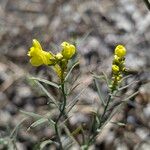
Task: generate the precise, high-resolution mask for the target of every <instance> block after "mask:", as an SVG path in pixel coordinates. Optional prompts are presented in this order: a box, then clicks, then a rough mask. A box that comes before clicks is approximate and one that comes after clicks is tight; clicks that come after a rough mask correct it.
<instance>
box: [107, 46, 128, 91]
mask: <svg viewBox="0 0 150 150" xmlns="http://www.w3.org/2000/svg"><path fill="white" fill-rule="evenodd" d="M125 55H126V48H125V47H124V46H123V45H118V46H117V47H116V48H115V52H114V59H113V63H112V82H111V85H110V88H111V91H112V92H113V91H114V90H116V89H117V86H118V84H119V82H120V80H121V79H122V77H123V73H124V72H125Z"/></svg>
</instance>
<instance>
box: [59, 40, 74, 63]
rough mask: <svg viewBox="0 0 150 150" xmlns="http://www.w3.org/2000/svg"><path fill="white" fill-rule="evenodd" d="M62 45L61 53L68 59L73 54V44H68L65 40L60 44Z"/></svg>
mask: <svg viewBox="0 0 150 150" xmlns="http://www.w3.org/2000/svg"><path fill="white" fill-rule="evenodd" d="M61 47H62V55H63V57H64V58H65V59H67V60H69V59H71V57H72V56H73V55H74V54H75V51H76V48H75V46H74V45H72V44H69V43H67V42H63V43H62V44H61Z"/></svg>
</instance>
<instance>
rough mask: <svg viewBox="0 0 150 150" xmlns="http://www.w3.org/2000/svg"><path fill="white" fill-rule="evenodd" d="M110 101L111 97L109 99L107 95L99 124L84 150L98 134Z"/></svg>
mask: <svg viewBox="0 0 150 150" xmlns="http://www.w3.org/2000/svg"><path fill="white" fill-rule="evenodd" d="M111 99H112V97H111V95H109V97H108V100H107V103H106V106H105V108H104V111H103V113H102V115H101V118H100V123H99V125H98V127H97V129H96V130H95V132H94V134H93V136H92V137H91V138H90V139H89V141H88V143H87V147H86V149H85V150H87V149H88V147H89V146H90V145H91V144H92V143H93V142H94V141H95V138H96V136H97V135H98V133H99V132H98V129H100V128H101V126H102V124H103V120H104V117H105V114H106V112H107V109H108V106H109V103H110V101H111Z"/></svg>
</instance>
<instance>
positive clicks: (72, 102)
mask: <svg viewBox="0 0 150 150" xmlns="http://www.w3.org/2000/svg"><path fill="white" fill-rule="evenodd" d="M84 91H85V88H84V89H82V90H81V92H80V93H79V94H78V95H77V96H76V97H75V98H74V99H73V100H72V101H71V102H70V103H69V104H68V106H67V107H66V108H67V113H69V112H70V110H71V109H72V108H73V107H74V106H75V104H76V103H77V102H78V101H79V99H78V98H79V97H80V95H81V94H82V93H83V92H84Z"/></svg>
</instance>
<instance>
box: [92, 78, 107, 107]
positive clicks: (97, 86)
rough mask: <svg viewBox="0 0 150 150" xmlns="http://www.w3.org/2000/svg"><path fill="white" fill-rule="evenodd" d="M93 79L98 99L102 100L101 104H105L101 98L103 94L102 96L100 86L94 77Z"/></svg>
mask: <svg viewBox="0 0 150 150" xmlns="http://www.w3.org/2000/svg"><path fill="white" fill-rule="evenodd" d="M94 81H95V85H96V88H97V92H98V96H99V100H100V101H101V102H102V104H103V106H106V103H105V101H104V99H103V96H102V93H101V90H100V87H99V84H98V80H97V79H96V78H95V79H94Z"/></svg>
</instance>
